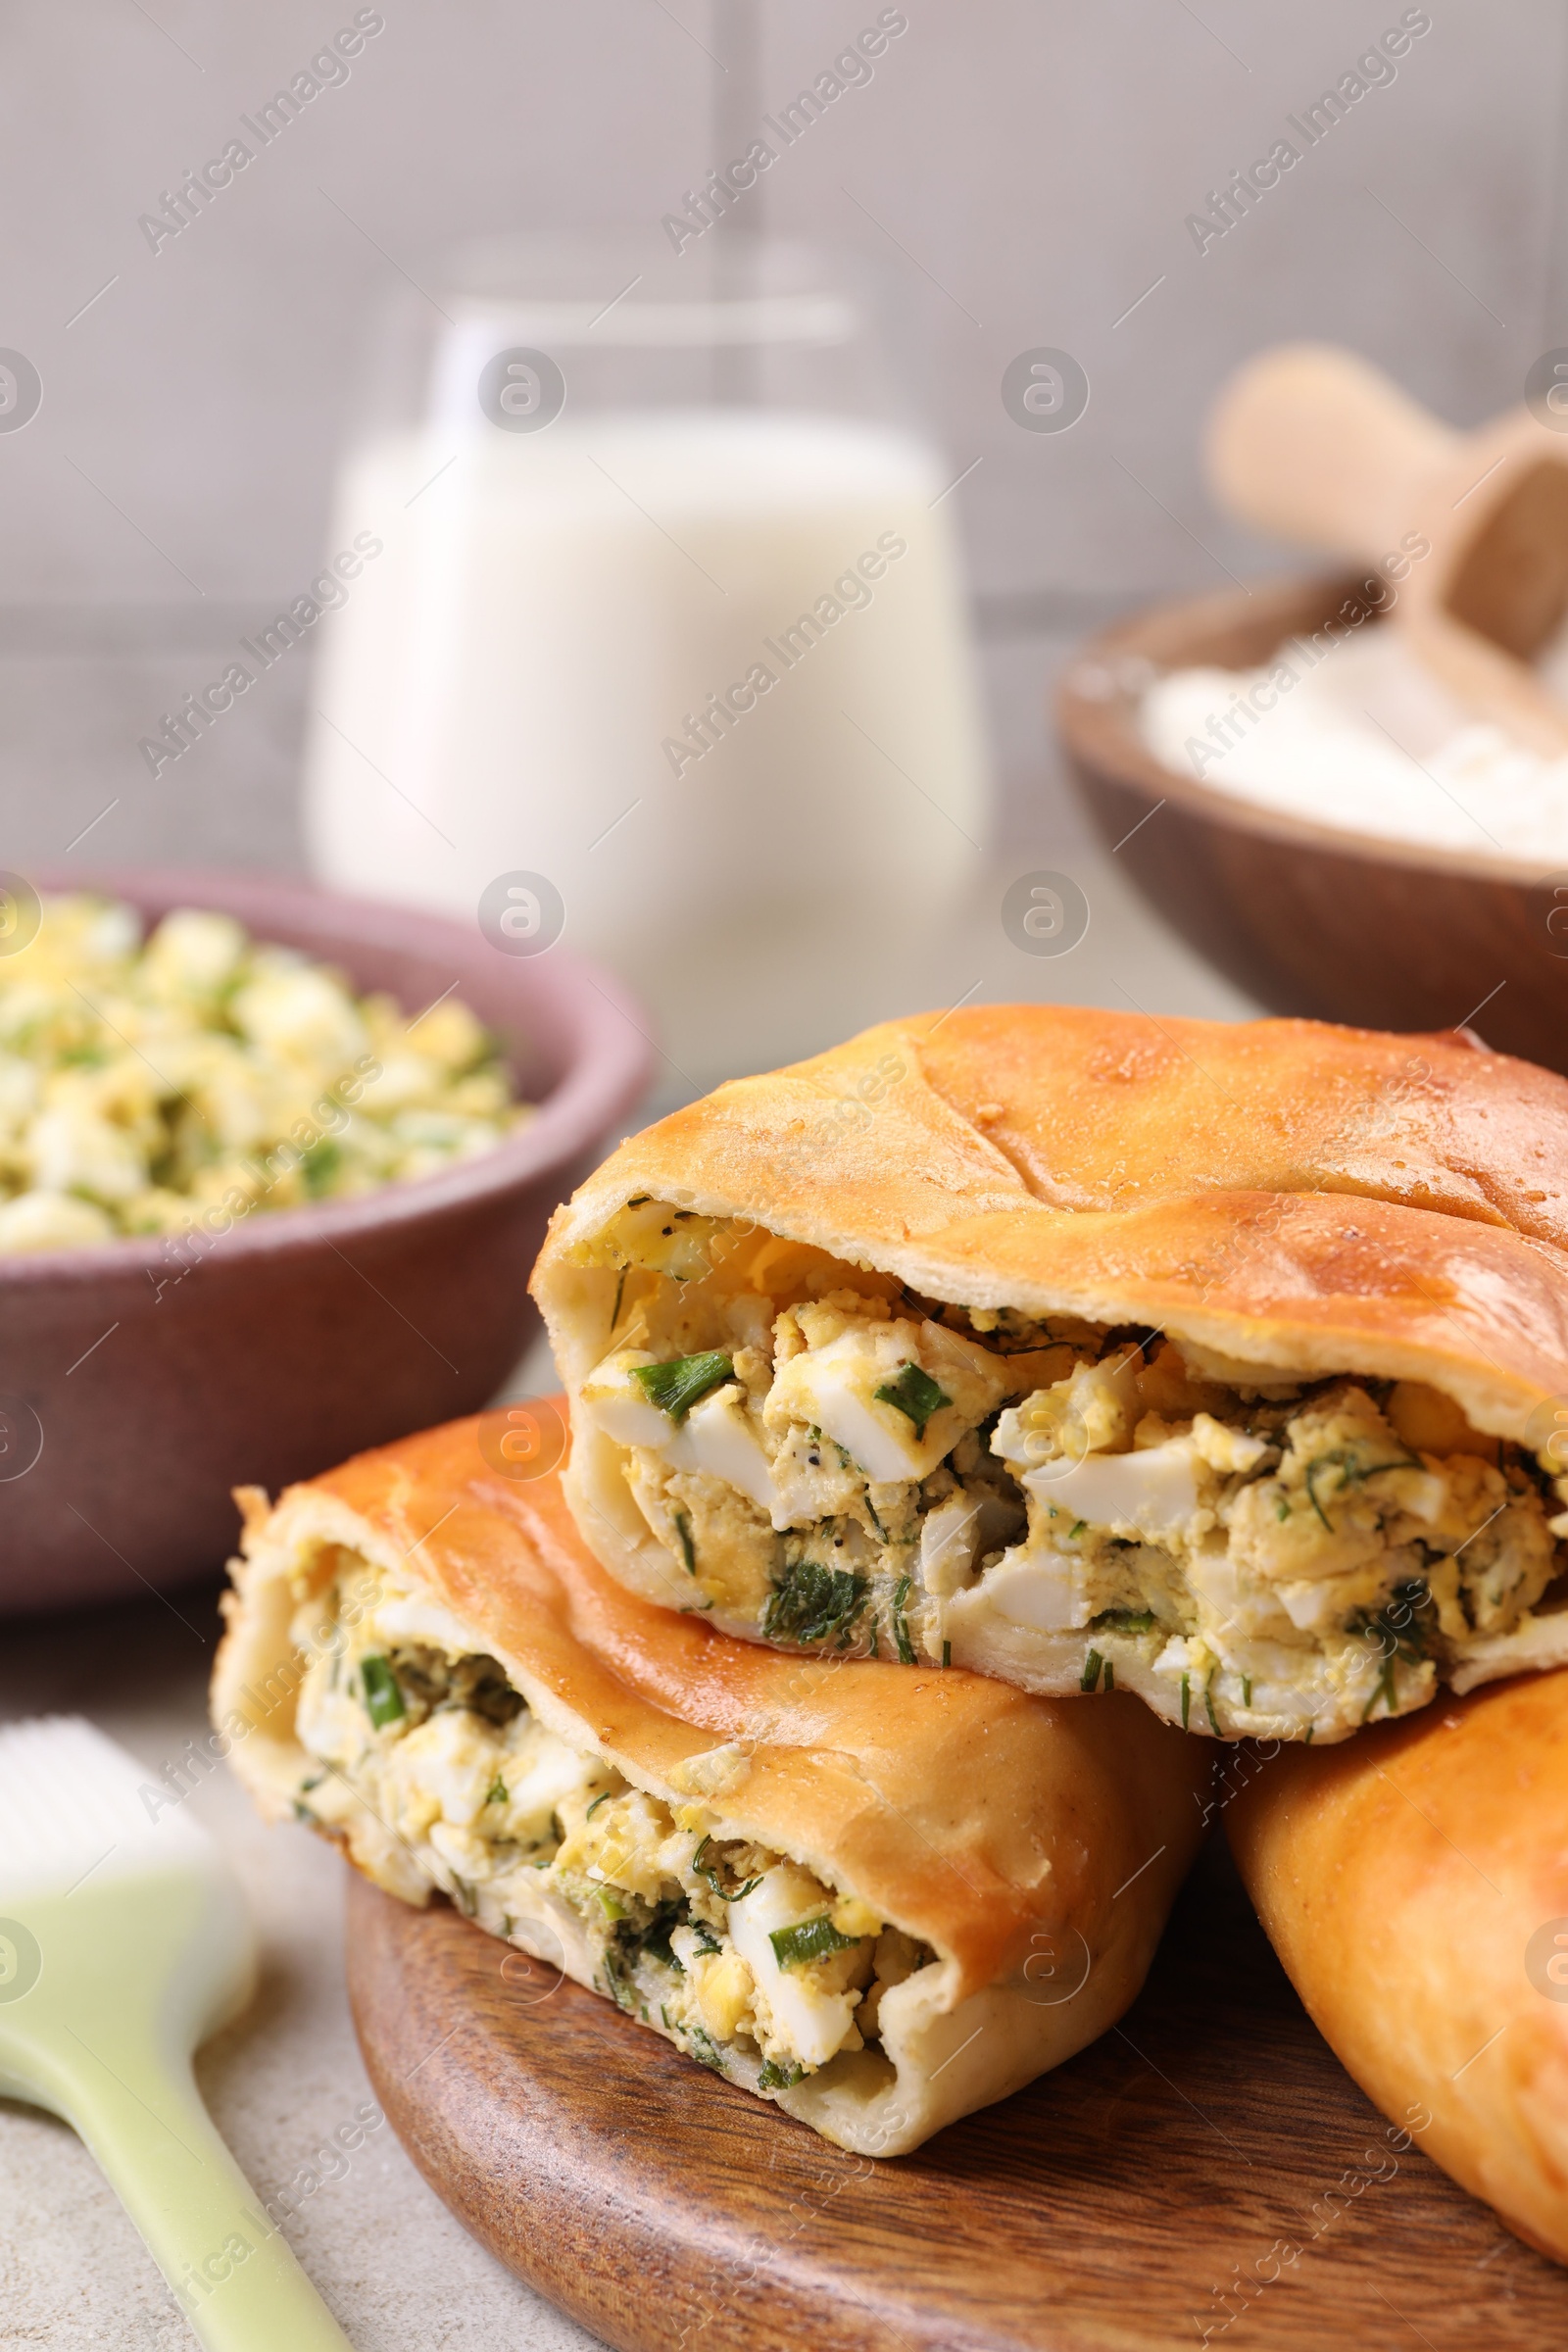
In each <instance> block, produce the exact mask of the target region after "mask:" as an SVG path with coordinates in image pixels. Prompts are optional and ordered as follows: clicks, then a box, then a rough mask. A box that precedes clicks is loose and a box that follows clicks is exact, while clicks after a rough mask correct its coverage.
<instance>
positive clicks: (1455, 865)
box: [1056, 579, 1568, 1070]
mask: <svg viewBox="0 0 1568 2352" xmlns="http://www.w3.org/2000/svg"><path fill="white" fill-rule="evenodd" d="M1360 586H1361V583H1359V582H1357V581H1355V580H1349V581H1347V580H1338V579H1336V580H1316V581H1309V582H1304V583H1303V582H1300V581H1293V582H1288V583H1285V584H1283V585H1269V586H1260V587H1258V588H1257V589H1255V590H1254V591H1253V592H1252V594H1251V595H1250V596H1249V595H1247V594H1245V593H1242V594H1231V593H1229V592H1227V593H1226V594H1225V595H1223V596H1214V597H1205V598H1202V599H1197V598H1194V599H1189V600H1187V601H1186V602H1184V603H1181V604H1173V605H1165V606H1162V607H1160V608H1158V609H1157V610H1155V611H1153V612H1150V613H1139V614H1137V615H1136V616H1135V617H1134V618H1133V619H1131V620H1125V621H1120V622H1118V623H1117V624H1116V625H1115V626H1114V627H1113V628H1109V629H1106V630H1104V631H1103V633H1102V634H1101V635H1099V636H1098V637H1096V638H1094V639H1093V640H1092V641H1091V642H1090V643H1089V644H1087V645H1086V646H1085V647H1084V648H1083V649H1082V651H1081V652H1080V653H1079V655H1078V656H1077V658H1076V659H1075V660H1074V662H1073V663H1072V664H1071V666H1070V668H1069V669H1068V671H1067V673H1066V676H1065V678H1064V680H1063V683H1062V686H1061V690H1060V693H1059V696H1058V700H1057V706H1056V717H1057V724H1058V726H1059V728H1060V731H1061V735H1062V739H1063V742H1064V744H1065V746H1066V750H1067V754H1068V757H1069V760H1070V761H1071V763H1072V767H1073V770H1074V773H1075V775H1076V777H1077V781H1078V785H1079V788H1080V791H1081V792H1082V795H1083V798H1084V800H1085V802H1086V803H1087V805H1088V808H1089V809H1090V812H1091V814H1092V815H1093V817H1094V819H1095V822H1096V825H1097V826H1098V828H1099V830H1100V832H1101V834H1102V835H1103V838H1104V840H1105V842H1106V843H1107V845H1112V846H1115V845H1120V846H1119V847H1118V848H1117V862H1118V863H1119V864H1120V865H1122V866H1124V867H1126V868H1127V869H1128V870H1129V871H1130V872H1131V873H1132V875H1133V877H1134V879H1135V880H1136V881H1137V883H1138V884H1139V886H1140V887H1141V888H1142V890H1143V891H1144V893H1145V895H1146V897H1148V899H1149V900H1150V901H1151V902H1152V905H1153V906H1154V907H1157V908H1158V909H1159V912H1160V913H1161V914H1162V915H1163V916H1164V917H1165V920H1166V921H1167V922H1168V923H1170V924H1171V925H1172V926H1173V927H1174V929H1176V930H1177V931H1179V932H1180V933H1181V934H1182V936H1183V937H1184V938H1185V939H1187V940H1189V941H1191V943H1192V945H1193V946H1194V947H1195V948H1197V949H1198V951H1199V952H1200V954H1201V955H1202V956H1206V957H1207V958H1208V960H1209V961H1210V962H1211V963H1214V964H1217V965H1218V966H1219V968H1220V970H1221V971H1223V972H1225V973H1227V974H1228V975H1229V976H1230V977H1231V978H1232V979H1233V980H1236V981H1239V982H1240V984H1241V986H1242V987H1243V988H1246V989H1249V990H1250V992H1251V993H1252V994H1253V995H1254V996H1255V997H1257V998H1259V999H1260V1000H1261V1002H1262V1003H1263V1004H1265V1005H1269V1006H1270V1007H1271V1008H1272V1009H1273V1010H1274V1011H1276V1012H1294V1013H1309V1014H1312V1015H1315V1016H1316V1017H1317V1018H1319V1019H1323V1020H1335V1021H1349V1022H1353V1023H1356V1024H1359V1025H1361V1026H1365V1027H1369V1028H1379V1029H1446V1028H1451V1027H1453V1026H1455V1025H1457V1024H1459V1023H1461V1022H1463V1021H1465V1020H1467V1019H1474V1021H1475V1023H1476V1025H1477V1027H1478V1028H1479V1029H1480V1031H1481V1033H1482V1034H1483V1035H1484V1036H1485V1038H1486V1040H1487V1043H1488V1044H1489V1045H1491V1046H1495V1047H1497V1048H1499V1049H1501V1050H1503V1051H1505V1052H1507V1053H1510V1054H1523V1055H1524V1056H1525V1057H1526V1058H1527V1059H1528V1060H1531V1061H1539V1062H1544V1063H1545V1064H1546V1065H1547V1067H1548V1068H1551V1069H1555V1070H1568V874H1565V873H1562V872H1559V871H1554V870H1552V869H1550V868H1549V867H1548V865H1547V862H1546V861H1545V860H1544V859H1543V860H1542V861H1541V862H1540V863H1539V864H1529V863H1526V862H1524V861H1522V860H1518V859H1514V858H1504V857H1500V856H1498V855H1496V854H1495V853H1490V852H1489V853H1488V854H1487V855H1486V856H1480V855H1474V854H1472V853H1470V852H1469V851H1464V852H1459V851H1454V850H1442V849H1430V850H1429V849H1421V848H1418V847H1416V846H1415V845H1413V844H1410V845H1407V844H1403V843H1392V842H1387V841H1378V840H1375V839H1373V838H1371V837H1370V836H1368V835H1365V834H1360V833H1352V832H1349V831H1348V830H1346V829H1344V828H1342V827H1340V826H1336V825H1331V824H1316V823H1313V822H1310V821H1309V820H1307V819H1305V818H1302V817H1298V816H1287V815H1281V814H1276V813H1274V812H1272V811H1270V810H1268V809H1260V808H1255V807H1250V806H1249V805H1248V804H1247V803H1246V802H1244V801H1239V800H1234V799H1232V798H1231V796H1230V795H1229V794H1227V793H1222V792H1219V791H1216V790H1215V789H1214V788H1213V787H1212V786H1211V785H1207V784H1202V783H1200V782H1198V781H1197V780H1196V779H1194V778H1193V777H1191V776H1182V775H1177V774H1175V773H1174V772H1173V771H1172V770H1171V769H1169V768H1166V767H1163V766H1161V765H1160V764H1159V762H1158V761H1157V760H1155V759H1154V758H1153V756H1152V754H1151V753H1150V752H1148V751H1146V750H1145V748H1144V746H1143V743H1142V740H1141V739H1140V737H1139V734H1138V730H1137V703H1138V698H1139V695H1140V694H1141V693H1142V691H1143V688H1144V685H1145V684H1146V682H1147V680H1148V677H1149V674H1150V668H1151V665H1152V667H1153V668H1154V669H1157V670H1167V669H1179V668H1186V667H1188V666H1189V665H1203V664H1208V663H1213V664H1216V665H1217V666H1219V667H1221V668H1225V669H1244V668H1248V667H1250V666H1252V665H1253V664H1255V663H1258V662H1264V661H1265V660H1266V659H1267V658H1268V656H1269V655H1270V654H1272V653H1273V651H1274V649H1275V647H1276V646H1278V645H1280V644H1282V643H1283V642H1284V640H1285V639H1286V638H1287V637H1290V636H1293V635H1295V634H1297V633H1299V632H1300V633H1305V634H1308V635H1309V634H1310V633H1311V631H1312V630H1313V629H1315V628H1320V627H1321V626H1322V624H1323V622H1324V621H1325V620H1326V619H1327V618H1328V617H1329V616H1330V615H1331V614H1332V613H1336V612H1338V611H1340V610H1341V609H1342V607H1343V606H1344V604H1345V601H1346V599H1347V598H1348V597H1349V598H1353V597H1355V596H1356V595H1357V593H1358V591H1359V589H1360ZM1362 625H1363V626H1365V627H1367V628H1377V627H1380V626H1382V625H1384V624H1383V623H1381V622H1379V621H1377V620H1376V619H1367V620H1365V621H1364V622H1363V624H1362ZM1161 803H1162V804H1163V806H1160V804H1161ZM1155 808H1158V809H1159V813H1158V814H1157V815H1151V811H1152V810H1153V809H1155ZM1145 818H1148V819H1149V821H1148V822H1147V823H1144V822H1142V821H1141V820H1143V819H1145ZM1135 826H1136V827H1137V828H1138V829H1137V831H1136V832H1135V831H1134V829H1133V828H1134V827H1135ZM1554 883H1556V884H1560V885H1562V886H1563V887H1562V889H1561V892H1560V894H1559V893H1557V892H1554V889H1553V884H1554ZM1553 921H1554V922H1555V928H1553V927H1552V926H1553Z"/></svg>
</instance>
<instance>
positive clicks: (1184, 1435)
mask: <svg viewBox="0 0 1568 2352" xmlns="http://www.w3.org/2000/svg"><path fill="white" fill-rule="evenodd" d="M577 1254H578V1258H579V1262H581V1263H583V1264H585V1265H588V1266H594V1267H598V1268H601V1269H603V1270H604V1273H605V1275H607V1276H613V1292H610V1291H607V1294H606V1298H607V1305H608V1306H609V1329H608V1333H607V1335H606V1336H607V1338H608V1343H609V1344H608V1346H607V1347H606V1348H605V1350H604V1353H603V1355H602V1356H601V1358H600V1360H599V1362H598V1364H597V1366H596V1367H595V1369H594V1370H593V1371H592V1372H590V1373H589V1375H588V1376H587V1378H586V1379H584V1380H583V1381H582V1382H581V1383H580V1385H579V1389H578V1394H577V1397H576V1399H575V1411H576V1424H577V1429H578V1434H579V1441H582V1440H584V1439H585V1440H586V1442H587V1444H588V1445H589V1446H590V1447H591V1448H595V1449H597V1450H598V1457H599V1460H600V1462H601V1463H602V1462H603V1460H604V1459H605V1457H606V1449H608V1452H609V1456H610V1458H611V1459H613V1463H614V1465H615V1468H616V1471H617V1473H618V1477H619V1480H620V1482H621V1485H622V1488H623V1491H624V1495H625V1496H626V1497H627V1498H629V1501H630V1504H631V1505H632V1506H633V1507H634V1509H635V1512H636V1514H637V1516H638V1521H639V1523H640V1524H641V1525H642V1526H643V1527H645V1528H646V1530H647V1531H648V1533H649V1534H650V1535H651V1536H652V1538H653V1539H654V1541H655V1543H656V1544H657V1545H658V1546H660V1547H661V1548H662V1557H663V1562H664V1566H663V1570H662V1593H661V1597H662V1598H664V1599H666V1600H668V1601H670V1602H672V1603H673V1604H674V1605H676V1606H678V1607H682V1608H696V1609H701V1610H704V1611H707V1612H711V1613H712V1616H713V1620H714V1622H715V1623H718V1624H721V1625H723V1626H724V1627H726V1628H727V1629H728V1630H730V1631H732V1632H739V1633H743V1634H746V1635H749V1636H750V1637H751V1638H753V1639H759V1640H761V1641H764V1642H773V1643H777V1644H781V1645H787V1646H795V1647H800V1648H805V1649H813V1650H823V1651H827V1652H829V1653H832V1654H843V1655H846V1656H871V1657H881V1658H890V1659H897V1660H901V1661H902V1662H904V1663H906V1664H912V1663H914V1662H915V1661H916V1660H917V1659H923V1660H926V1661H930V1662H935V1663H939V1664H959V1665H964V1664H972V1665H976V1666H978V1667H980V1668H982V1670H984V1671H987V1672H1001V1673H1004V1674H1005V1676H1006V1678H1007V1679H1010V1680H1014V1681H1017V1682H1020V1683H1022V1684H1023V1685H1024V1687H1025V1688H1033V1689H1038V1690H1049V1691H1060V1690H1062V1689H1063V1688H1066V1687H1077V1688H1080V1689H1082V1690H1083V1691H1096V1690H1105V1691H1109V1690H1113V1689H1115V1688H1117V1686H1118V1684H1119V1685H1120V1687H1121V1688H1123V1689H1129V1688H1130V1689H1134V1690H1137V1691H1140V1693H1141V1694H1142V1695H1144V1696H1145V1697H1147V1698H1149V1699H1150V1700H1151V1702H1152V1703H1153V1704H1155V1705H1156V1706H1157V1707H1158V1708H1159V1709H1160V1711H1161V1712H1162V1713H1165V1714H1167V1715H1168V1716H1169V1717H1170V1719H1171V1720H1172V1721H1177V1722H1180V1723H1181V1724H1182V1725H1183V1726H1184V1727H1185V1728H1187V1729H1189V1730H1192V1731H1198V1732H1205V1733H1210V1734H1214V1735H1217V1736H1220V1737H1225V1738H1241V1737H1244V1736H1249V1735H1257V1736H1273V1737H1279V1738H1289V1739H1300V1740H1310V1739H1313V1738H1317V1739H1337V1738H1343V1737H1344V1736H1346V1734H1347V1733H1348V1732H1350V1731H1353V1730H1355V1729H1356V1728H1357V1727H1358V1726H1359V1725H1360V1724H1361V1723H1363V1722H1370V1721H1375V1720H1378V1719H1380V1718H1383V1717H1386V1716H1393V1715H1402V1714H1405V1713H1408V1712H1409V1711H1410V1710H1411V1709H1412V1708H1415V1707H1419V1706H1422V1705H1424V1704H1426V1703H1427V1702H1428V1701H1429V1700H1430V1699H1431V1698H1432V1697H1433V1695H1434V1693H1435V1691H1436V1690H1437V1688H1438V1685H1439V1683H1440V1681H1441V1682H1449V1683H1452V1684H1453V1685H1454V1686H1455V1687H1456V1688H1458V1689H1460V1690H1464V1689H1467V1688H1469V1687H1471V1685H1472V1684H1473V1683H1475V1682H1479V1681H1482V1680H1485V1679H1490V1678H1491V1677H1492V1676H1494V1675H1496V1674H1501V1673H1505V1672H1509V1671H1514V1670H1517V1669H1518V1668H1521V1667H1527V1666H1529V1665H1531V1664H1534V1663H1544V1662H1550V1660H1549V1659H1548V1657H1547V1655H1546V1653H1547V1652H1548V1651H1549V1652H1550V1653H1551V1655H1552V1657H1554V1656H1555V1654H1556V1651H1557V1650H1558V1649H1559V1648H1563V1647H1564V1643H1563V1642H1562V1641H1561V1640H1560V1639H1559V1637H1560V1636H1562V1635H1563V1633H1564V1631H1565V1628H1568V1617H1565V1616H1564V1615H1563V1614H1562V1612H1564V1611H1568V1574H1565V1571H1568V1545H1565V1544H1564V1542H1563V1539H1564V1537H1565V1536H1568V1513H1565V1512H1564V1511H1563V1509H1562V1505H1563V1502H1564V1501H1565V1500H1568V1481H1560V1482H1559V1481H1556V1480H1554V1478H1553V1477H1552V1475H1551V1474H1550V1472H1549V1470H1548V1469H1547V1468H1546V1467H1544V1465H1543V1463H1542V1462H1541V1461H1540V1460H1539V1459H1538V1458H1537V1457H1536V1456H1535V1455H1534V1454H1532V1453H1530V1452H1529V1451H1527V1450H1526V1449H1525V1448H1524V1447H1522V1446H1516V1445H1513V1444H1511V1443H1508V1442H1506V1441H1502V1440H1499V1439H1497V1438H1495V1437H1490V1436H1486V1435H1484V1434H1483V1433H1482V1432H1480V1431H1478V1430H1476V1429H1474V1428H1473V1427H1472V1426H1471V1425H1470V1423H1469V1422H1468V1421H1467V1420H1466V1418H1465V1415H1464V1413H1463V1412H1462V1411H1461V1409H1460V1408H1459V1406H1458V1405H1457V1404H1456V1403H1454V1402H1453V1401H1452V1400H1451V1399H1450V1398H1448V1397H1446V1396H1445V1395H1443V1394H1442V1393H1441V1392H1439V1391H1438V1390H1437V1389H1435V1388H1432V1387H1429V1386H1427V1385H1426V1384H1424V1383H1421V1382H1417V1381H1408V1380H1404V1381H1391V1380H1386V1379H1375V1378H1369V1377H1355V1376H1349V1375H1337V1376H1334V1377H1332V1378H1323V1377H1320V1376H1318V1375H1315V1374H1310V1373H1303V1374H1302V1375H1301V1376H1300V1377H1299V1378H1293V1377H1291V1376H1290V1375H1289V1374H1288V1373H1284V1372H1278V1371H1276V1370H1275V1369H1274V1368H1273V1367H1247V1366H1244V1365H1239V1364H1237V1365H1229V1364H1220V1363H1219V1362H1217V1360H1215V1359H1211V1358H1206V1357H1205V1356H1204V1355H1203V1353H1202V1351H1201V1350H1200V1349H1197V1348H1193V1347H1191V1346H1189V1347H1187V1348H1185V1349H1184V1348H1181V1347H1178V1346H1176V1345H1174V1344H1173V1343H1172V1342H1171V1341H1170V1340H1168V1339H1166V1338H1164V1337H1162V1336H1161V1335H1160V1334H1159V1333H1157V1332H1152V1331H1148V1330H1144V1329H1138V1328H1133V1327H1119V1328H1112V1327H1106V1326H1103V1325H1095V1324H1089V1323H1085V1322H1079V1321H1075V1320H1073V1319H1071V1318H1068V1317H1046V1318H1039V1319H1035V1318H1029V1317H1026V1316H1024V1315H1022V1314H1020V1313H1019V1312H1017V1311H1016V1310H1014V1309H1011V1308H1007V1307H1001V1308H996V1309H974V1310H964V1309H961V1308H958V1307H956V1306H954V1305H951V1304H945V1303H943V1302H942V1301H940V1300H936V1299H924V1298H921V1297H918V1296H916V1295H915V1294H914V1293H912V1292H910V1291H908V1290H907V1288H906V1287H905V1286H903V1285H901V1284H900V1283H899V1282H898V1281H896V1280H895V1279H894V1278H893V1277H891V1276H888V1275H884V1274H882V1273H879V1272H876V1271H874V1270H872V1269H869V1268H866V1267H863V1266H855V1265H850V1264H847V1263H845V1262H843V1261H841V1260H837V1259H834V1258H832V1257H830V1256H828V1255H827V1254H826V1253H825V1252H823V1251H821V1250H816V1249H813V1248H811V1247H809V1246H808V1245H805V1244H798V1243H794V1242H789V1241H786V1240H783V1239H781V1238H780V1237H777V1236H774V1235H770V1234H767V1233H765V1232H761V1231H760V1230H758V1229H756V1228H747V1227H744V1226H742V1225H740V1224H738V1223H727V1222H724V1221H720V1220H714V1219H711V1218H705V1217H702V1216H698V1215H696V1214H694V1213H692V1212H690V1211H685V1210H680V1209H676V1208H673V1207H671V1206H670V1205H669V1204H667V1203H664V1202H661V1201H655V1200H652V1199H650V1198H646V1197H645V1198H642V1199H639V1200H635V1201H631V1202H629V1203H628V1204H627V1205H626V1207H624V1208H623V1209H622V1210H621V1211H620V1212H619V1213H618V1214H617V1216H616V1217H615V1218H613V1220H612V1222H611V1223H610V1225H609V1226H608V1227H606V1228H605V1229H604V1231H603V1232H602V1233H601V1234H600V1235H599V1236H597V1237H596V1238H595V1240H594V1241H593V1242H592V1243H590V1244H588V1245H586V1246H585V1247H583V1248H582V1249H580V1250H579V1251H578V1253H577ZM1254 1374H1255V1375H1256V1377H1253V1375H1254ZM639 1541H642V1539H639ZM1069 1660H1070V1661H1072V1684H1071V1685H1070V1686H1069V1685H1067V1684H1065V1683H1064V1681H1063V1679H1062V1678H1063V1671H1064V1667H1065V1665H1066V1662H1067V1661H1069Z"/></svg>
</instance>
